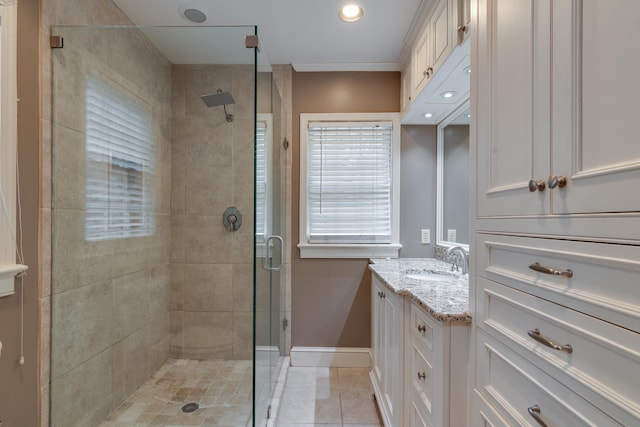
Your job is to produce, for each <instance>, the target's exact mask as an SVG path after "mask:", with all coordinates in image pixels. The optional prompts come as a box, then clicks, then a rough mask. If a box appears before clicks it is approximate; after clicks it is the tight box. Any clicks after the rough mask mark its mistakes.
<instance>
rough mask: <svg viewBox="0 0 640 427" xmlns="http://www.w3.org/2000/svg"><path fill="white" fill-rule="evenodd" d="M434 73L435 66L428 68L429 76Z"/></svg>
mask: <svg viewBox="0 0 640 427" xmlns="http://www.w3.org/2000/svg"><path fill="white" fill-rule="evenodd" d="M432 74H433V67H429V68H427V76H428V77H431V75H432Z"/></svg>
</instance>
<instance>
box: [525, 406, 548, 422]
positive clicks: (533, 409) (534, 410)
mask: <svg viewBox="0 0 640 427" xmlns="http://www.w3.org/2000/svg"><path fill="white" fill-rule="evenodd" d="M527 411H529V415H531V417H532V418H533V419H534V420H536V422H537V423H538V424H539V425H540V426H541V427H547V423H545V422H544V420H543V419H542V417H541V416H540V407H539V406H538V405H533V406H529V408H528V409H527Z"/></svg>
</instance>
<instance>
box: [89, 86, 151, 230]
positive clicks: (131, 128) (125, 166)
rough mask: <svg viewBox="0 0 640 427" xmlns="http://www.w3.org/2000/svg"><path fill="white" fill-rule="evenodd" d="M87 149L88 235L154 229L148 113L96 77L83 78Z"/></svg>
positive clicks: (149, 121)
mask: <svg viewBox="0 0 640 427" xmlns="http://www.w3.org/2000/svg"><path fill="white" fill-rule="evenodd" d="M86 153H87V166H86V167H87V169H86V186H85V188H86V196H85V200H86V206H85V208H86V216H85V238H86V240H105V239H117V238H125V237H135V236H148V235H151V234H153V232H154V226H155V220H154V215H153V197H152V196H153V194H152V177H153V174H154V143H153V134H152V130H151V115H150V113H149V111H148V110H146V109H145V108H143V107H142V106H140V105H137V104H136V103H134V102H133V100H132V99H131V97H128V96H127V95H125V93H124V92H123V91H122V90H119V89H117V88H116V87H114V86H112V85H109V84H107V83H106V82H103V81H100V80H98V79H97V78H89V79H88V81H87V93H86Z"/></svg>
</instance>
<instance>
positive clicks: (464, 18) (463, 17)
mask: <svg viewBox="0 0 640 427" xmlns="http://www.w3.org/2000/svg"><path fill="white" fill-rule="evenodd" d="M457 8H458V10H457V11H456V14H457V16H458V27H457V31H458V43H462V42H463V41H465V40H466V39H467V37H469V34H471V32H470V31H469V24H470V23H471V0H458V3H457Z"/></svg>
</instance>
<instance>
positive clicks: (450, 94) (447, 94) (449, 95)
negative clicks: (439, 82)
mask: <svg viewBox="0 0 640 427" xmlns="http://www.w3.org/2000/svg"><path fill="white" fill-rule="evenodd" d="M440 96H441V97H443V98H444V99H451V98H453V97H454V96H456V93H455V92H454V91H448V92H442V93H441V94H440Z"/></svg>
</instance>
